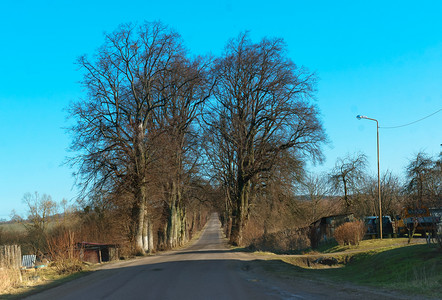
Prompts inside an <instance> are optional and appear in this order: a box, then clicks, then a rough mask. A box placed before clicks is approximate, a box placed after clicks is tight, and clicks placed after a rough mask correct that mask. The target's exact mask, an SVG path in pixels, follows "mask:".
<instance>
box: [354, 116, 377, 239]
mask: <svg viewBox="0 0 442 300" xmlns="http://www.w3.org/2000/svg"><path fill="white" fill-rule="evenodd" d="M356 118H357V119H358V120H361V119H367V120H371V121H375V122H376V132H377V146H378V197H379V236H380V237H381V240H382V202H381V174H380V172H379V123H378V120H376V119H372V118H369V117H367V116H361V115H357V116H356Z"/></svg>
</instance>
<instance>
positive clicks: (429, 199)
mask: <svg viewBox="0 0 442 300" xmlns="http://www.w3.org/2000/svg"><path fill="white" fill-rule="evenodd" d="M406 176H407V183H406V191H407V192H408V193H409V194H410V196H411V197H412V199H413V201H414V206H417V207H422V206H423V205H436V206H437V205H440V204H441V202H442V200H441V199H442V184H441V182H442V180H441V178H442V168H441V163H440V161H437V160H435V159H433V158H432V157H431V156H429V155H428V154H427V153H424V152H419V153H418V154H416V156H415V157H414V158H413V159H411V160H410V162H409V164H408V165H407V167H406ZM416 202H417V203H416Z"/></svg>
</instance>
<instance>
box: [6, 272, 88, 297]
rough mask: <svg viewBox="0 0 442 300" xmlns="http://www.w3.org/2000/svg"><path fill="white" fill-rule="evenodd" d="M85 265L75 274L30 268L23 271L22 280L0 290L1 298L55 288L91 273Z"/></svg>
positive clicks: (26, 294) (28, 294)
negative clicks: (60, 273)
mask: <svg viewBox="0 0 442 300" xmlns="http://www.w3.org/2000/svg"><path fill="white" fill-rule="evenodd" d="M90 271H91V270H90V269H89V268H88V267H85V268H84V270H83V271H80V272H77V273H73V274H63V275H59V274H58V273H57V272H56V270H55V269H54V268H51V267H48V268H41V269H30V270H26V271H25V272H22V282H21V283H17V284H15V285H14V286H10V287H9V288H6V289H4V290H2V291H0V299H22V298H24V297H27V296H30V295H32V294H35V293H38V292H41V291H43V290H46V289H49V288H53V287H55V286H58V285H60V284H63V283H65V282H68V281H71V280H73V279H76V278H79V277H81V276H84V275H87V274H89V273H90Z"/></svg>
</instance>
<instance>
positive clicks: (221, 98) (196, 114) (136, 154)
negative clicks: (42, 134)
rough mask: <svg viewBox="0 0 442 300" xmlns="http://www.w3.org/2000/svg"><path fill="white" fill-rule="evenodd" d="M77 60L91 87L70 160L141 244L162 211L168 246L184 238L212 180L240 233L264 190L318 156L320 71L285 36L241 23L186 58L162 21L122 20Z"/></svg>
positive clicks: (235, 239) (79, 106)
mask: <svg viewBox="0 0 442 300" xmlns="http://www.w3.org/2000/svg"><path fill="white" fill-rule="evenodd" d="M78 64H79V65H80V66H81V67H82V69H83V71H84V79H83V81H82V84H83V87H84V88H85V90H86V91H87V95H86V97H85V98H84V99H81V100H80V101H77V102H76V103H74V104H73V105H72V106H71V107H70V114H71V118H72V119H73V120H74V121H75V122H76V123H75V125H74V126H72V128H71V129H70V132H71V134H72V137H73V143H72V150H73V151H74V152H75V155H74V156H73V157H72V158H71V160H70V163H71V165H72V166H73V167H74V168H76V169H77V170H78V172H77V178H78V183H79V185H80V186H82V188H83V191H84V195H86V196H87V199H89V201H92V202H94V201H96V200H97V199H101V200H100V201H105V202H107V203H108V207H110V208H112V209H115V210H120V211H123V213H122V214H123V215H124V216H125V220H127V221H128V225H127V229H128V233H129V238H130V239H131V241H132V242H133V243H134V245H135V248H136V250H137V251H138V252H148V251H151V250H152V249H153V245H152V242H149V241H152V240H153V235H154V233H153V231H152V228H151V227H150V224H152V221H153V220H154V219H158V216H161V218H162V220H160V223H162V224H163V225H162V226H163V229H164V230H163V232H164V235H163V237H164V239H165V243H166V244H167V246H168V247H174V246H176V245H177V244H180V243H182V242H183V241H185V240H186V238H187V237H186V232H188V231H187V230H186V228H187V227H188V226H190V225H189V224H188V220H189V218H188V215H189V214H195V210H198V209H199V207H200V203H204V202H205V201H207V200H208V199H209V197H207V195H208V194H209V195H210V193H207V189H209V190H211V191H212V193H218V194H222V195H224V197H222V198H221V199H224V198H225V199H228V200H227V202H226V205H225V210H224V212H223V213H224V217H225V219H226V220H228V222H229V224H230V226H229V230H228V231H229V232H228V236H229V237H230V241H231V243H233V244H241V243H242V233H243V230H244V228H245V226H246V224H247V220H248V219H249V218H250V211H251V207H252V206H253V203H254V201H255V198H256V197H257V196H258V194H257V192H258V191H260V192H264V191H265V190H266V188H267V186H268V185H278V184H279V183H283V182H285V183H286V184H291V183H292V182H293V180H294V179H295V178H297V177H298V176H299V175H300V174H302V171H303V165H304V161H305V159H307V158H312V159H314V160H321V159H322V155H321V150H320V147H321V145H322V144H323V143H324V142H325V141H326V136H325V133H324V129H323V127H322V124H321V122H320V120H319V119H318V111H317V109H316V107H315V105H313V104H312V101H311V99H312V96H313V92H314V90H315V76H314V74H312V73H310V72H308V71H307V70H306V69H305V68H302V67H298V66H296V65H295V64H294V63H293V62H292V61H291V60H290V59H289V58H288V57H287V55H286V46H285V44H284V42H283V41H282V40H280V39H263V40H261V41H260V42H259V43H253V42H252V41H251V40H250V38H249V37H248V35H247V34H240V35H239V36H238V37H237V38H236V39H232V40H231V41H229V43H228V44H227V46H226V47H225V50H224V52H223V54H222V55H221V56H220V57H216V58H209V57H191V56H190V55H189V53H188V52H187V50H186V49H185V48H184V46H183V42H182V40H181V38H180V36H179V35H178V34H177V33H176V32H174V31H172V30H170V29H169V28H167V27H166V26H164V25H163V24H161V23H145V24H143V25H141V26H135V25H123V26H121V27H119V28H118V29H117V30H116V31H115V32H113V33H111V34H108V35H106V37H105V43H104V45H103V46H102V47H101V48H99V49H98V50H97V52H96V53H95V55H94V56H93V58H92V59H89V58H88V57H86V56H83V57H81V58H80V59H79V60H78ZM203 190H205V192H201V191H203ZM103 198H104V200H103ZM195 203H197V204H195ZM92 204H94V203H92Z"/></svg>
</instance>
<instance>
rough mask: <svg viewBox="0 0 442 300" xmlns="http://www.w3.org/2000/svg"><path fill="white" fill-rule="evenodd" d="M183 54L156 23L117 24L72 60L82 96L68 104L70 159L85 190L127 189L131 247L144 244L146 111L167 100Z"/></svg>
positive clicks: (174, 38)
mask: <svg viewBox="0 0 442 300" xmlns="http://www.w3.org/2000/svg"><path fill="white" fill-rule="evenodd" d="M184 55H185V51H184V48H183V46H182V42H181V39H180V36H179V35H178V34H177V33H176V32H174V31H172V30H170V29H168V28H167V27H166V26H164V25H162V24H161V23H145V24H143V25H141V26H135V25H131V24H129V25H123V26H120V27H119V28H118V29H117V30H116V31H115V32H113V33H111V34H108V35H106V37H105V43H104V45H103V46H102V47H101V48H99V49H98V51H97V52H96V54H95V56H94V58H93V59H92V60H90V59H89V58H87V57H86V56H82V57H80V58H79V60H78V64H79V65H80V67H81V68H82V69H83V70H84V71H85V74H84V79H83V81H82V84H83V86H84V88H85V89H86V91H87V97H86V98H85V99H82V100H80V101H78V102H77V103H74V104H72V106H71V107H70V113H71V116H72V118H73V119H75V120H76V125H74V126H73V127H72V128H71V132H72V134H73V136H74V139H73V143H72V146H71V148H72V150H73V151H75V152H76V153H77V154H76V156H75V157H73V158H72V159H71V160H70V162H71V164H72V165H73V166H75V167H77V168H78V173H77V175H78V179H79V184H80V185H82V186H83V188H84V191H85V192H87V191H95V192H99V191H100V189H106V190H111V191H116V190H118V189H120V190H124V192H125V193H130V194H131V195H132V198H131V200H132V203H131V206H132V220H133V223H134V227H133V236H134V240H135V244H136V248H137V249H138V251H142V250H143V249H146V248H147V247H148V246H147V245H144V244H143V241H146V239H143V235H145V231H144V230H143V228H144V222H145V217H146V210H147V208H148V205H147V203H148V191H147V182H148V176H147V175H148V172H149V162H150V158H151V156H150V155H151V152H150V148H149V147H150V145H151V144H150V139H151V138H152V134H151V131H150V128H151V127H152V123H153V111H154V110H155V109H157V108H159V107H162V106H164V105H165V103H166V101H167V100H168V99H169V96H170V94H169V91H168V90H167V89H166V86H167V84H165V82H170V81H169V80H170V78H171V74H175V73H176V66H177V65H180V64H181V62H182V61H183V60H184V58H183V57H184ZM177 89H180V87H177Z"/></svg>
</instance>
